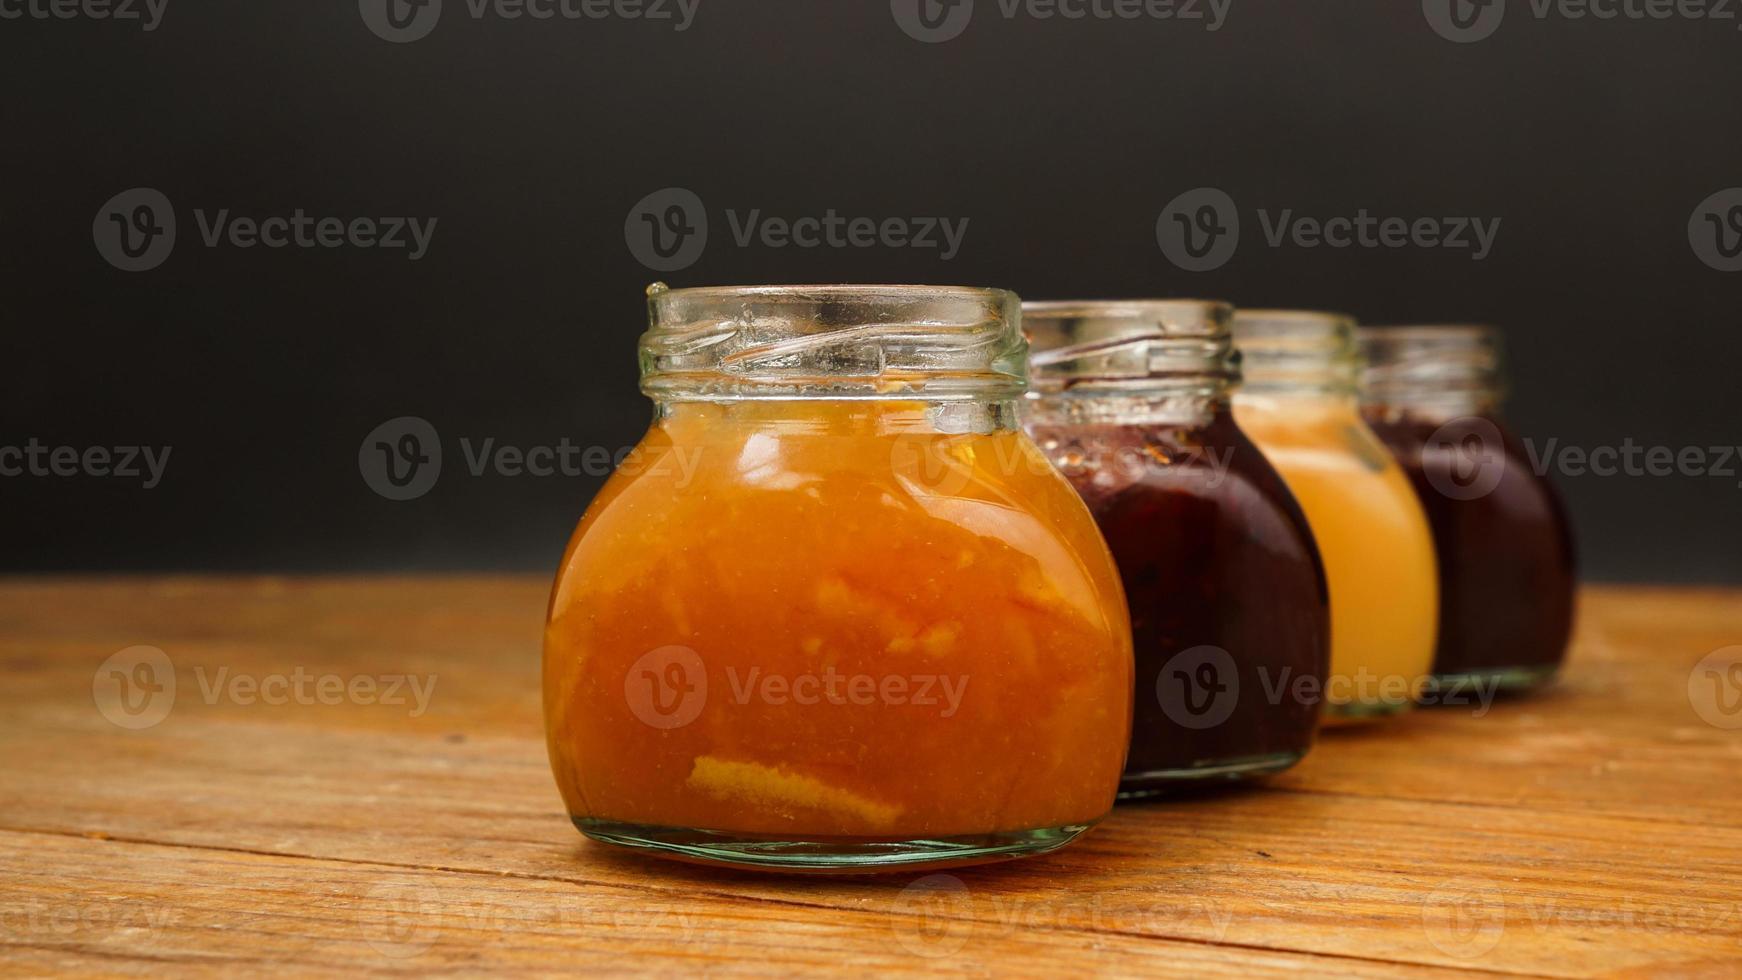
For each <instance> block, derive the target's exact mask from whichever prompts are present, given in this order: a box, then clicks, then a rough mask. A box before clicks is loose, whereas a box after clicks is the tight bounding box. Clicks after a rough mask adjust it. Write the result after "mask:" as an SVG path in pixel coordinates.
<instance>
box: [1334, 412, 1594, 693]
mask: <svg viewBox="0 0 1742 980" xmlns="http://www.w3.org/2000/svg"><path fill="white" fill-rule="evenodd" d="M1365 412H1366V415H1367V420H1368V422H1369V423H1370V424H1371V425H1372V427H1373V430H1374V431H1375V432H1377V433H1378V434H1379V437H1380V438H1381V439H1383V440H1384V441H1385V443H1386V445H1388V446H1389V447H1390V448H1391V451H1392V453H1393V454H1395V455H1396V457H1397V460H1398V462H1399V463H1401V464H1402V465H1403V468H1404V470H1405V471H1406V472H1408V473H1409V478H1410V481H1411V482H1412V483H1414V484H1415V489H1416V493H1417V494H1418V495H1419V496H1420V497H1421V503H1422V508H1423V509H1424V510H1426V511H1427V516H1428V523H1429V524H1431V525H1432V527H1433V536H1434V550H1435V552H1436V555H1437V560H1438V562H1439V573H1440V620H1439V623H1440V625H1439V640H1438V647H1437V651H1436V653H1435V656H1434V674H1435V677H1436V680H1437V681H1438V682H1439V684H1440V685H1441V686H1442V687H1448V688H1449V686H1450V685H1451V684H1452V683H1454V680H1455V679H1461V681H1459V682H1467V681H1471V680H1476V679H1482V680H1485V681H1488V682H1492V683H1498V684H1499V686H1500V687H1502V688H1518V687H1529V686H1532V685H1534V684H1537V683H1540V682H1542V681H1544V680H1547V679H1548V678H1550V677H1552V676H1553V675H1554V673H1555V671H1556V670H1557V669H1558V668H1559V667H1560V664H1561V660H1562V659H1563V657H1564V656H1565V654H1566V648H1567V640H1568V637H1569V636H1570V635H1571V633H1572V625H1573V594H1574V591H1575V587H1576V579H1575V574H1574V554H1573V537H1572V530H1571V527H1570V525H1569V523H1568V521H1567V517H1566V511H1565V509H1564V508H1563V507H1562V505H1561V502H1560V498H1559V496H1558V495H1557V494H1556V493H1555V491H1554V488H1553V487H1552V486H1550V485H1549V483H1548V481H1547V480H1546V479H1544V478H1543V477H1541V476H1539V475H1538V474H1537V473H1536V471H1535V470H1534V469H1533V468H1532V466H1531V462H1530V457H1529V455H1528V454H1527V453H1526V452H1525V449H1524V446H1523V445H1522V444H1521V443H1520V442H1519V441H1518V439H1517V438H1516V437H1515V436H1514V435H1513V434H1512V432H1511V431H1510V430H1508V429H1507V428H1506V426H1505V425H1503V424H1502V423H1501V422H1500V421H1499V419H1497V418H1494V417H1492V416H1480V415H1478V416H1469V417H1466V418H1462V419H1454V420H1452V421H1450V422H1446V421H1444V420H1438V419H1435V420H1429V419H1425V418H1422V417H1419V416H1416V415H1414V414H1411V413H1409V412H1407V411H1403V410H1399V409H1395V408H1389V407H1385V406H1368V407H1367V408H1366V410H1365Z"/></svg>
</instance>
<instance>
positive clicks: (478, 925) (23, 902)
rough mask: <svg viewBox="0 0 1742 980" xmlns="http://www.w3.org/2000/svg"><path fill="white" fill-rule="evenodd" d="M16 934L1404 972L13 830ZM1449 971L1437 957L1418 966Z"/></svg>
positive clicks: (740, 959) (11, 958) (68, 962)
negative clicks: (1433, 963) (1435, 964)
mask: <svg viewBox="0 0 1742 980" xmlns="http://www.w3.org/2000/svg"><path fill="white" fill-rule="evenodd" d="M0 879H4V880H5V882H6V883H7V887H6V888H5V889H4V890H3V891H0V921H4V922H5V923H6V925H7V929H6V934H5V938H4V939H0V950H4V952H5V956H6V959H7V961H8V962H9V963H11V964H13V965H16V966H20V967H24V968H28V969H32V970H43V971H48V970H56V971H67V972H74V971H77V972H85V971H100V972H105V973H107V972H117V973H135V972H137V973H143V972H152V971H157V970H166V969H167V970H173V971H174V972H175V973H176V974H177V975H186V974H188V973H201V974H212V975H218V974H230V975H233V974H234V973H235V972H236V971H247V972H257V971H264V970H267V969H271V968H274V967H284V966H286V965H290V964H294V965H295V968H296V970H297V972H298V973H302V974H316V975H326V976H349V975H355V974H356V973H360V972H368V973H407V974H417V975H425V974H428V973H431V972H435V971H449V970H463V971H466V972H495V971H502V970H516V971H528V972H550V973H557V972H562V973H571V972H592V971H598V972H610V973H636V974H641V973H646V974H661V973H671V972H675V971H680V970H681V971H685V972H691V971H703V970H705V971H706V972H708V973H717V974H723V975H736V976H765V975H768V974H770V973H787V972H803V973H822V972H833V971H842V972H845V971H848V970H851V971H853V972H856V973H862V972H872V971H874V972H875V973H877V974H900V975H908V974H918V973H937V972H943V973H952V974H977V973H983V972H986V969H987V965H988V963H989V962H996V963H997V968H998V972H999V973H1000V974H1004V975H1015V976H1025V977H1056V976H1060V975H1062V974H1066V973H1077V972H1086V971H1096V972H1110V973H1113V972H1116V973H1121V974H1131V975H1173V974H1176V973H1177V972H1180V971H1189V972H1192V973H1194V974H1199V975H1205V976H1285V975H1289V974H1291V973H1296V972H1298V971H1300V970H1303V969H1308V970H1315V971H1318V970H1335V971H1337V972H1338V973H1344V974H1348V975H1352V976H1389V975H1394V974H1395V969H1396V968H1395V967H1394V966H1392V965H1391V964H1375V963H1371V962H1367V961H1363V960H1339V959H1329V958H1324V957H1305V956H1297V955H1289V954H1281V953H1273V952H1269V951H1265V950H1249V949H1240V948H1231V947H1225V946H1215V945H1206V944H1201V943H1190V942H1158V941H1154V940H1148V939H1141V938H1134V937H1129V936H1122V935H1118V934H1116V933H1093V934H1090V933H1085V932H1083V931H1080V930H1078V929H1075V928H1073V927H1072V926H1071V925H1069V924H1057V925H1053V924H1046V923H1039V924H1032V925H1024V926H1023V927H1021V928H1017V927H1009V928H1006V927H1004V926H1001V925H998V926H995V928H993V927H989V926H988V925H987V924H985V923H982V922H976V921H971V920H967V919H959V918H951V917H950V916H949V913H950V911H951V910H952V908H951V907H952V905H953V904H955V903H953V902H952V901H951V900H950V899H949V897H948V896H945V897H944V898H943V899H942V900H941V901H938V902H936V903H931V905H935V907H931V905H928V901H929V900H914V899H912V898H911V897H910V896H903V895H902V893H901V892H900V891H896V890H890V889H884V890H882V891H880V892H879V893H878V894H877V895H876V897H875V900H872V901H868V902H866V903H863V904H862V905H861V906H860V907H857V908H853V909H835V908H820V907H816V906H811V905H796V904H789V903H784V902H780V901H753V900H748V899H742V898H720V897H717V896H713V895H710V894H706V893H698V892H672V891H668V890H655V889H647V888H644V887H641V886H639V885H636V884H625V885H610V886H605V885H590V886H587V887H578V886H576V885H575V884H573V883H570V882H568V881H563V880H545V879H540V878H536V877H533V878H529V877H520V876H503V875H498V874H492V873H488V872H478V873H462V872H441V871H433V870H425V869H402V868H394V867H381V866H371V865H367V864H358V863H347V862H335V861H319V860H311V859H306V858H284V857H275V856H271V855H262V854H252V853H247V852H238V851H224V850H207V849H200V848H180V847H164V846H159V845H150V844H129V843H122V842H116V841H94V840H84V839H77V838H68V837H60V836H54V835H40V834H14V833H0ZM1411 973H1412V974H1414V975H1420V976H1434V975H1436V971H1429V970H1414V971H1411Z"/></svg>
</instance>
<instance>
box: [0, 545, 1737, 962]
mask: <svg viewBox="0 0 1742 980" xmlns="http://www.w3.org/2000/svg"><path fill="white" fill-rule="evenodd" d="M544 598H545V583H544V582H543V581H540V580H534V579H525V578H516V579H505V578H485V579H479V578H427V579H423V578H420V579H404V578H400V579H390V580H381V579H331V578H322V579H281V578H271V579H261V578H250V579H211V578H200V579H183V578H176V579H98V580H84V579H75V580H49V581H33V580H11V581H6V582H0V665H3V666H0V676H3V677H4V684H3V685H0V814H4V817H3V825H0V827H3V829H0V937H3V938H0V942H3V947H0V950H3V955H0V972H4V973H24V974H39V973H51V972H54V973H61V972H77V973H91V972H100V973H127V974H132V973H145V972H158V971H161V972H164V973H174V974H176V975H184V974H188V973H194V972H201V973H204V972H210V973H218V972H224V973H231V972H236V971H247V972H251V973H252V972H256V971H261V970H265V969H269V968H278V967H283V968H289V969H292V970H294V971H296V972H298V973H329V974H334V975H340V974H344V975H349V974H353V973H356V972H360V971H367V972H383V973H385V972H405V973H416V974H426V973H431V972H467V971H484V970H502V969H526V970H538V971H557V970H561V971H565V972H566V971H571V970H589V971H591V970H597V971H611V972H676V971H685V972H690V971H704V972H710V973H746V974H764V973H769V972H813V971H814V972H846V971H853V972H855V973H858V972H868V971H877V972H922V971H923V972H932V971H944V972H951V973H986V974H993V973H995V974H999V975H1004V974H1025V975H1026V974H1032V975H1036V976H1049V977H1052V976H1060V975H1071V974H1080V973H1087V972H1105V973H1157V974H1192V975H1213V974H1231V975H1238V976H1251V975H1262V974H1271V973H1283V972H1290V971H1294V970H1299V969H1303V968H1304V969H1307V970H1312V971H1315V972H1319V971H1323V972H1329V973H1336V974H1348V975H1378V974H1386V975H1391V974H1400V973H1401V974H1431V973H1439V972H1452V971H1469V970H1477V971H1485V972H1493V973H1519V974H1539V975H1550V976H1590V975H1596V974H1604V975H1638V976H1645V975H1657V974H1661V973H1664V972H1671V973H1675V974H1677V975H1683V976H1690V975H1697V976H1708V975H1709V976H1729V975H1737V974H1738V973H1739V972H1742V668H1738V669H1737V670H1735V671H1733V672H1729V673H1726V672H1725V671H1723V670H1718V671H1711V670H1707V669H1705V668H1701V669H1698V670H1696V665H1697V664H1700V663H1701V662H1702V659H1703V658H1707V657H1708V655H1709V654H1712V653H1713V652H1714V651H1720V650H1721V649H1722V648H1724V647H1726V646H1729V645H1731V644H1737V643H1742V593H1737V592H1724V591H1716V590H1698V591H1691V590H1667V589H1627V590H1623V589H1617V588H1600V589H1592V590H1589V591H1588V592H1587V594H1586V596H1585V598H1584V606H1583V610H1582V618H1581V623H1580V629H1579V635H1578V639H1577V643H1576V647H1575V650H1574V653H1573V658H1572V664H1571V667H1570V669H1569V671H1568V674H1567V677H1566V680H1565V681H1564V682H1563V683H1562V684H1561V685H1560V686H1559V687H1558V688H1557V689H1555V690H1553V691H1552V692H1549V693H1546V694H1543V695H1540V696H1536V697H1532V698H1528V699H1523V700H1512V701H1501V702H1498V703H1496V704H1495V705H1494V706H1493V707H1492V710H1491V711H1490V712H1488V713H1487V715H1486V716H1485V717H1474V714H1475V713H1476V711H1475V709H1473V708H1463V709H1458V708H1444V707H1442V708H1437V709H1433V710H1423V711H1418V712H1416V713H1414V714H1413V715H1412V716H1410V717H1407V718H1405V719H1402V720H1399V721H1397V722H1395V723H1393V724H1390V725H1388V726H1386V727H1384V728H1375V729H1372V730H1369V731H1360V732H1353V733H1333V734H1330V735H1327V736H1326V737H1324V738H1323V739H1322V741H1321V743H1320V745H1319V747H1318V748H1317V749H1316V750H1315V751H1314V752H1313V754H1312V756H1311V757H1310V758H1309V759H1308V760H1307V761H1306V762H1305V763H1304V764H1302V765H1301V766H1300V767H1299V768H1298V769H1296V770H1295V771H1293V772H1291V773H1288V774H1287V775H1285V776H1283V777H1281V778H1278V779H1276V780H1274V781H1273V782H1272V783H1270V784H1269V785H1268V786H1266V787H1264V788H1261V789H1256V790H1252V791H1247V792H1230V793H1222V794H1218V795H1211V796H1201V797H1197V798H1193V799H1188V800H1183V801H1178V802H1173V803H1167V804H1151V805H1141V806H1128V807H1122V808H1120V809H1119V810H1118V811H1117V812H1116V813H1115V814H1114V815H1113V816H1112V817H1111V818H1110V819H1109V820H1107V821H1106V822H1105V823H1104V824H1103V825H1102V826H1101V827H1100V828H1099V829H1097V830H1096V831H1095V832H1093V833H1092V834H1090V835H1089V836H1088V837H1086V838H1085V839H1084V840H1083V841H1082V842H1081V843H1080V844H1078V845H1077V846H1075V847H1072V848H1070V849H1067V850H1065V851H1063V852H1061V853H1058V854H1055V855H1050V856H1046V857H1041V858H1036V859H1032V860H1028V861H1021V862H1015V863H1010V864H1004V865H998V866H993V867H988V868H978V869H965V870H960V871H957V872H954V873H953V874H951V875H946V876H920V875H918V874H914V873H908V874H906V875H893V876H889V877H884V878H870V879H867V878H805V879H787V878H780V877H772V876H766V875H758V874H750V873H726V872H718V871H710V870H707V869H701V868H695V867H688V866H684V865H677V864H669V863H662V862H653V861H648V860H642V859H639V858H636V857H632V856H625V855H621V854H618V853H614V852H612V851H611V850H608V849H606V848H604V847H601V846H598V845H595V844H592V843H589V842H587V841H585V840H583V839H582V838H581V836H580V835H579V834H577V833H576V832H575V831H574V829H573V828H572V827H571V826H570V824H569V822H568V819H567V818H566V817H565V816H564V814H563V812H562V809H561V806H560V804H559V802H558V799H557V795H556V790H555V787H554V784H553V783H552V781H551V777H550V773H549V771H548V769H547V767H546V763H545V754H544V745H543V741H542V737H541V731H540V706H539V694H538V683H539V679H538V678H539V667H538V646H539V638H540V632H541V621H540V620H541V615H542V612H543V605H544ZM141 647H145V648H156V651H161V654H159V653H157V652H156V651H154V650H151V649H139V648H141ZM1731 652H1735V653H1742V650H1738V651H1731ZM1724 656H1725V655H1724V654H1722V653H1720V654H1719V656H1718V657H1716V658H1713V659H1711V660H1707V661H1706V664H1707V666H1708V667H1709V666H1712V665H1714V664H1716V665H1718V666H1720V667H1721V666H1722V664H1721V663H1719V661H1722V660H1723V659H1724ZM160 657H161V658H167V660H164V659H159V658H160ZM171 664H173V670H171V669H170V667H169V665H171ZM172 677H173V690H171V688H170V684H169V683H167V681H169V679H170V678H172ZM432 678H433V681H432V680H431V679H432ZM1690 678H1691V679H1692V683H1691V684H1690ZM432 684H433V687H432V686H431V685H432ZM1726 725H1729V726H1738V727H1725V726H1726Z"/></svg>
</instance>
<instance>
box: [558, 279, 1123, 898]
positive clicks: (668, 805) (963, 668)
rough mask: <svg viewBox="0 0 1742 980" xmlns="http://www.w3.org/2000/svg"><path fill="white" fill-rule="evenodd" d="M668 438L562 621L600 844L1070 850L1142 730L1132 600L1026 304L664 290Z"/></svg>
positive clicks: (738, 855) (580, 809)
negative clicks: (1059, 426)
mask: <svg viewBox="0 0 1742 980" xmlns="http://www.w3.org/2000/svg"><path fill="white" fill-rule="evenodd" d="M648 295H649V316H650V321H651V325H650V328H649V329H648V331H647V333H646V334H644V335H643V337H642V339H641V386H642V390H643V391H644V392H645V393H646V394H647V395H649V396H650V397H651V398H652V400H653V402H654V406H655V411H654V419H653V424H652V427H651V428H650V429H649V430H648V432H647V434H646V436H645V437H644V438H643V439H642V441H641V443H640V445H639V446H638V447H637V449H636V450H635V451H634V452H633V453H631V454H630V455H629V456H628V457H627V458H626V459H625V461H624V464H623V465H622V466H620V467H619V469H618V471H617V472H616V473H615V474H613V476H612V477H611V479H610V480H609V481H608V482H607V483H606V485H605V487H604V488H603V490H601V491H600V493H599V495H598V497H597V498H596V499H595V500H594V501H593V503H592V505H591V506H590V507H589V508H588V509H587V512H586V515H585V516H584V517H583V518H582V519H581V522H580V526H579V527H578V528H577V529H576V530H575V534H574V537H573V539H572V540H571V541H570V543H569V547H568V552H567V554H566V555H565V556H564V558H563V563H562V568H561V570H560V571H559V572H558V575H557V579H556V584H555V587H554V589H553V591H552V594H551V601H550V610H549V619H548V624H547V626H546V630H545V643H544V700H545V721H546V732H547V737H548V743H549V750H550V758H551V765H552V768H553V770H554V772H555V775H556V780H557V785H558V788H559V789H560V790H561V792H562V795H563V799H564V801H565V803H566V804H567V806H568V810H569V813H570V814H571V816H572V817H573V819H574V822H575V824H576V826H577V827H579V828H580V830H581V831H582V832H583V833H585V834H586V835H587V836H589V837H591V838H593V839H595V840H599V841H603V842H606V843H609V844H615V845H619V846H623V847H628V848H636V849H642V850H646V851H649V852H653V853H657V854H661V855H664V856H669V857H676V858H680V859H687V860H692V861H699V862H704V863H714V864H727V865H745V866H754V867H763V868H770V869H777V870H790V871H853V870H878V869H885V868H914V867H937V866H948V865H955V864H968V863H975V862H981V861H989V860H996V859H1002V858H1009V857H1018V856H1022V855H1025V854H1034V853H1040V852H1044V851H1048V850H1051V849H1054V848H1057V847H1060V846H1062V845H1064V844H1066V843H1068V842H1069V841H1071V840H1072V839H1073V838H1075V837H1076V836H1077V835H1079V834H1081V833H1082V832H1083V831H1085V830H1086V829H1088V827H1090V826H1091V825H1092V824H1094V823H1095V822H1096V821H1097V820H1099V819H1100V818H1101V817H1102V816H1104V815H1105V814H1106V813H1107V811H1108V810H1109V809H1110V808H1111V806H1112V804H1113V800H1114V796H1115V793H1116V792H1117V790H1118V787H1119V774H1120V771H1121V768H1122V766H1123V763H1124V758H1125V749H1126V743H1127V739H1128V736H1129V731H1130V724H1131V699H1132V674H1133V669H1132V653H1131V640H1130V627H1129V624H1128V620H1127V616H1126V611H1125V602H1124V595H1123V593H1122V592H1121V589H1120V583H1119V577H1118V572H1117V570H1116V569H1115V567H1114V564H1113V560H1112V557H1111V556H1110V554H1109V553H1108V550H1107V547H1106V545H1105V544H1104V543H1103V542H1102V540H1101V537H1100V535H1099V534H1098V532H1097V531H1096V528H1095V523H1094V520H1093V519H1092V518H1091V517H1090V515H1089V512H1088V510H1087V508H1086V507H1085V506H1084V505H1083V502H1082V501H1081V499H1080V498H1078V496H1077V494H1076V492H1075V491H1074V490H1072V489H1071V486H1070V484H1069V483H1067V482H1066V481H1065V479H1064V478H1063V477H1062V476H1060V475H1059V474H1058V473H1057V472H1056V471H1055V470H1053V469H1052V467H1051V466H1050V465H1049V464H1048V463H1047V461H1046V459H1045V457H1043V456H1042V455H1041V454H1040V451H1039V449H1038V448H1036V447H1035V445H1034V444H1033V443H1032V442H1031V441H1030V440H1029V438H1028V437H1027V436H1026V435H1024V434H1023V433H1022V431H1021V430H1020V428H1019V426H1018V414H1017V405H1018V400H1019V399H1020V398H1021V397H1022V395H1023V392H1024V391H1025V389H1026V386H1027V368H1026V355H1027V347H1026V344H1025V342H1024V341H1023V339H1022V334H1021V332H1020V329H1019V316H1020V314H1019V301H1018V300H1017V298H1016V297H1015V296H1014V295H1013V294H1011V293H1008V292H1004V291H1001V290H989V289H968V288H959V287H931V286H798V287H733V288H708V289H681V290H668V289H666V288H665V287H663V286H661V285H657V284H656V285H655V286H654V287H652V288H651V289H650V290H649V292H648Z"/></svg>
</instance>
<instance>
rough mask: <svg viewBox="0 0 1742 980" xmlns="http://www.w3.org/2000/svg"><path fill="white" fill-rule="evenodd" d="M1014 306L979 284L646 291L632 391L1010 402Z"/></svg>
mask: <svg viewBox="0 0 1742 980" xmlns="http://www.w3.org/2000/svg"><path fill="white" fill-rule="evenodd" d="M1021 302H1022V301H1021V299H1020V298H1018V297H1017V295H1016V294H1015V293H1013V292H1011V291H1009V290H1007V289H998V288H992V287H979V286H933V285H888V284H850V283H839V284H816V285H753V286H699V287H691V288H684V289H671V288H669V287H667V286H666V285H665V284H663V283H654V284H653V285H651V286H649V287H648V288H647V309H648V329H647V331H646V332H645V333H643V334H642V335H641V340H640V355H641V389H642V391H644V392H646V393H647V394H648V395H649V396H651V397H653V398H655V399H656V400H693V401H732V400H741V399H750V398H762V399H854V398H869V399H910V400H921V401H987V400H1008V399H1014V398H1018V397H1020V396H1021V395H1022V393H1023V392H1024V391H1025V390H1026V389H1027V387H1028V365H1027V352H1028V347H1027V341H1026V340H1025V339H1024V338H1023V335H1022V332H1021V329H1020V323H1021Z"/></svg>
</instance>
